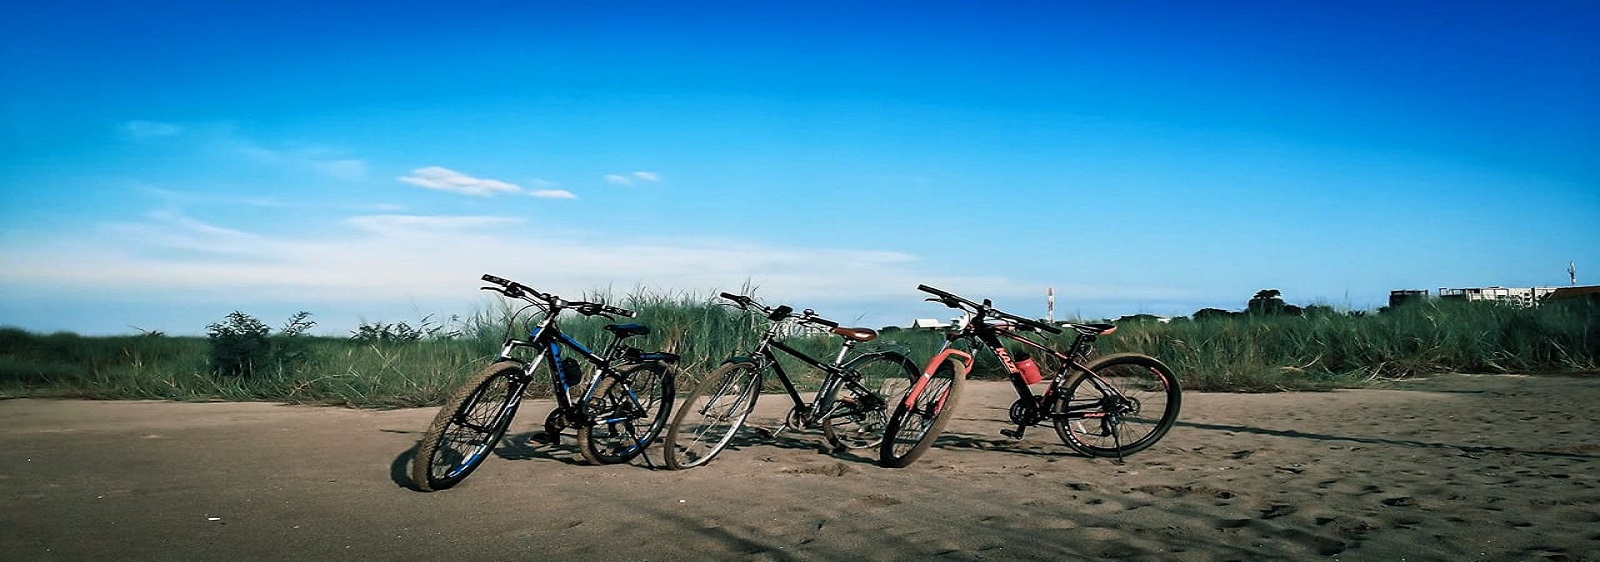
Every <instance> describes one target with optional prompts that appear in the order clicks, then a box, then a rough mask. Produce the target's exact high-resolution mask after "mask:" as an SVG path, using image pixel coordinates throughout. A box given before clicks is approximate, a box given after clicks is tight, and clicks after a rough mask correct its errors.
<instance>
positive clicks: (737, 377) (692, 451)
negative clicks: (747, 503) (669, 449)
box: [673, 367, 761, 466]
mask: <svg viewBox="0 0 1600 562" xmlns="http://www.w3.org/2000/svg"><path fill="white" fill-rule="evenodd" d="M760 392H761V389H760V387H759V385H758V384H757V383H756V377H755V372H754V371H753V370H752V369H751V368H749V367H741V368H738V369H737V370H735V371H733V372H730V373H728V374H727V375H726V376H724V377H721V378H720V380H719V382H718V384H717V385H716V386H715V387H712V388H710V389H708V390H707V391H706V392H704V393H697V396H695V397H694V398H693V401H692V402H691V403H687V404H684V405H683V406H682V407H683V408H684V412H683V414H684V416H685V419H684V420H682V421H684V422H688V421H690V418H693V423H692V424H687V425H682V424H680V426H679V427H676V428H674V430H675V433H676V438H675V440H674V441H675V442H674V443H673V446H674V454H675V456H676V457H680V458H681V459H682V461H683V462H682V463H681V464H682V465H683V466H698V465H701V464H704V463H706V462H709V461H710V460H711V458H712V457H715V456H716V455H717V453H718V452H721V451H722V449H723V447H726V446H727V445H728V443H729V442H730V441H732V440H733V436H734V435H735V434H736V433H738V428H739V426H740V425H742V424H743V423H744V419H745V417H746V416H748V415H749V414H750V410H751V409H752V408H753V406H754V402H755V399H756V397H757V396H758V395H759V394H760ZM685 438H687V439H685Z"/></svg>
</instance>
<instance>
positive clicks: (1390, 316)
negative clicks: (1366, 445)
mask: <svg viewBox="0 0 1600 562" xmlns="http://www.w3.org/2000/svg"><path fill="white" fill-rule="evenodd" d="M1101 347H1102V349H1107V348H1109V349H1111V350H1116V351H1134V352H1140V353H1146V354H1149V355H1153V356H1156V357H1159V358H1161V359H1162V360H1163V361H1165V362H1167V364H1169V365H1171V366H1172V367H1173V368H1174V369H1176V370H1177V371H1178V373H1179V378H1180V379H1181V380H1182V382H1183V383H1184V385H1185V388H1189V389H1196V390H1225V391H1246V392H1259V391H1272V390H1281V389H1308V388H1327V387H1335V386H1352V385H1356V384H1360V383H1362V382H1365V381H1371V380H1377V379H1396V378H1405V377H1413V376H1418V375H1428V374H1435V373H1446V372H1466V373H1580V372H1594V371H1596V370H1600V305H1597V304H1596V303H1595V302H1594V301H1573V302H1560V303H1550V304H1546V305H1544V306H1539V307H1533V308H1517V307H1511V306H1503V305H1495V304H1488V303H1469V302H1461V301H1449V300H1444V301H1441V300H1434V301H1426V302H1419V303H1411V304H1407V305H1405V306H1400V307H1397V308H1394V309H1389V310H1386V311H1385V312H1384V313H1382V314H1365V315H1346V314H1324V315H1317V316H1310V317H1285V316H1240V317H1234V318H1212V319H1205V320H1198V321H1175V322H1171V323H1166V324H1160V323H1153V322H1151V323H1139V324H1135V325H1131V326H1127V327H1125V329H1122V330H1120V331H1118V332H1117V333H1116V334H1115V335H1113V336H1111V337H1109V338H1107V339H1106V340H1104V341H1103V342H1102V346H1101Z"/></svg>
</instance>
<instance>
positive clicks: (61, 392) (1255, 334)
mask: <svg viewBox="0 0 1600 562" xmlns="http://www.w3.org/2000/svg"><path fill="white" fill-rule="evenodd" d="M616 300H619V301H620V304H621V305H622V306H626V307H628V308H632V309H634V310H637V311H639V317H638V319H637V321H638V322H640V323H645V324H648V325H650V326H651V327H652V328H653V333H651V334H650V335H648V336H642V337H639V338H636V339H633V340H630V343H632V344H633V345H635V346H636V347H639V348H642V349H646V350H654V349H663V350H669V351H673V352H675V353H678V354H680V355H682V356H683V358H684V361H683V363H682V367H683V368H684V369H685V370H687V371H689V372H691V373H697V372H704V371H705V370H708V369H710V368H712V367H715V366H716V364H717V363H719V362H720V361H722V360H723V359H724V358H726V357H728V356H729V355H731V354H733V353H735V352H736V351H738V350H747V349H749V347H750V346H751V345H752V343H753V342H754V341H755V339H756V338H757V337H758V336H759V334H760V330H761V329H762V327H763V326H764V325H765V321H764V320H760V319H755V318H752V317H750V316H749V315H746V314H743V313H741V312H739V311H737V310H734V309H730V308H727V307H723V306H717V305H714V304H710V303H708V302H706V301H705V300H704V299H698V298H695V297H692V296H685V295H679V296H671V295H654V294H648V293H637V294H634V295H629V296H626V297H623V298H621V299H616ZM511 313H512V311H511V310H510V309H498V310H487V311H482V312H480V313H478V314H477V315H475V316H473V317H471V318H467V319H464V320H459V321H457V322H456V325H454V326H452V329H451V330H448V331H445V330H434V331H432V332H431V333H430V332H424V331H420V330H412V332H411V333H410V334H409V337H407V338H396V339H377V338H370V337H369V338H364V339H360V340H358V339H354V338H349V339H346V338H328V337H311V336H303V335H282V334H281V333H280V334H273V335H270V336H266V338H267V339H268V340H269V341H270V342H271V343H270V345H272V346H273V349H274V350H275V352H274V354H272V355H267V356H263V357H267V359H264V360H263V359H257V360H255V362H254V363H252V367H253V368H252V369H251V370H250V371H249V372H248V373H246V374H238V375H224V374H218V373H217V372H216V369H215V368H214V366H215V364H216V363H217V361H218V359H217V357H216V354H217V349H216V348H215V346H214V341H215V340H214V338H207V337H171V336H164V335H159V334H151V335H141V336H120V337H83V336H78V335H74V334H68V333H57V334H35V333H29V332H25V331H22V330H18V329H14V328H0V397H20V396H36V397H43V396H57V397H83V398H98V399H162V400H260V401H281V402H293V403H313V404H337V405H347V406H355V407H380V408H381V407H406V406H426V405H433V404H438V403H440V402H442V401H443V400H444V398H445V397H446V396H447V395H448V394H449V393H450V392H451V391H452V390H453V389H454V388H455V387H456V386H457V385H458V384H459V383H460V381H461V380H462V379H463V378H465V377H467V376H468V375H470V374H471V373H472V372H473V371H475V370H477V369H478V368H480V367H481V366H482V365H484V364H485V363H486V362H488V361H490V360H491V359H493V358H494V356H495V355H496V354H497V353H498V352H499V349H500V344H501V342H502V341H503V338H504V337H505V336H506V335H507V331H506V325H507V322H506V318H507V317H508V316H509V315H510V314H511ZM607 322H608V321H606V320H603V319H599V318H585V317H581V316H578V315H575V314H574V315H571V316H565V317H563V318H562V327H563V329H564V330H566V331H567V332H568V333H569V334H572V335H573V336H575V337H576V338H577V339H578V340H579V341H583V342H586V343H590V344H592V347H594V348H595V349H596V350H598V349H599V348H601V347H603V346H604V344H605V343H606V342H607V341H609V334H607V333H606V332H604V331H603V330H602V326H603V325H604V324H606V323H607ZM1119 327H1120V329H1119V330H1118V331H1117V332H1116V333H1115V334H1113V335H1111V336H1108V337H1105V338H1102V339H1101V340H1100V341H1099V342H1098V344H1099V348H1098V351H1099V352H1100V353H1114V352H1122V351H1133V352H1140V353H1146V354H1149V355H1153V356H1155V357H1158V358H1160V359H1162V360H1163V361H1165V362H1166V363H1167V364H1168V365H1170V366H1171V367H1173V368H1174V370H1175V371H1176V372H1177V373H1178V376H1179V379H1180V381H1181V382H1182V384H1183V386H1184V388H1185V389H1187V390H1211V391H1237V392H1270V391H1277V390H1306V389H1327V388H1337V387H1352V386H1362V385H1365V384H1369V383H1370V382H1372V381H1380V380H1391V379H1400V378H1407V377H1415V376H1420V375H1427V374H1431V373H1443V372H1469V373H1590V372H1596V371H1600V305H1597V304H1595V303H1594V302H1592V301H1580V302H1567V303H1555V304H1547V305H1544V306H1540V307H1534V308H1514V307H1507V306H1498V305H1488V304H1481V303H1463V302H1456V301H1430V302H1423V303H1415V304H1410V305H1407V306H1402V307H1399V308H1396V309H1393V310H1386V311H1384V312H1382V313H1367V314H1345V313H1323V314H1316V315H1310V316H1272V315H1255V316H1252V315H1239V316H1234V317H1225V318H1205V319H1200V320H1191V319H1187V318H1182V319H1177V320H1174V321H1171V322H1165V323H1162V322H1153V321H1140V322H1126V323H1122V324H1119ZM517 330H518V331H519V332H518V333H517V334H516V335H518V336H521V335H525V332H522V331H521V330H523V328H522V327H521V326H520V325H519V326H518V327H517ZM941 342H942V337H941V334H940V333H937V332H929V331H916V330H886V331H885V332H884V334H883V335H882V337H880V339H879V340H878V341H877V342H874V343H873V344H870V345H888V346H895V347H898V348H900V349H902V350H904V351H906V352H907V353H908V355H910V356H911V357H912V359H913V360H916V361H921V360H923V359H925V358H926V357H928V356H929V355H931V354H932V353H933V352H934V351H935V350H936V349H937V348H938V346H939V345H940V343H941ZM1055 343H1056V344H1058V345H1059V346H1062V347H1064V346H1065V345H1066V344H1068V343H1070V342H1069V341H1066V340H1061V341H1057V342H1055ZM791 344H794V345H796V346H797V347H800V348H802V349H806V350H808V351H812V352H815V353H816V354H817V355H818V356H819V357H831V356H832V354H833V353H834V350H836V349H837V346H838V344H839V340H838V338H835V337H828V336H822V335H805V336H796V337H795V338H794V339H793V340H791ZM280 352H282V353H280ZM979 357H980V361H979V363H978V365H977V368H976V370H975V371H974V373H973V376H975V377H998V376H1000V373H999V369H998V365H997V363H996V362H995V361H994V359H993V358H992V357H989V356H987V355H985V354H980V355H979ZM540 388H547V386H541V387H540Z"/></svg>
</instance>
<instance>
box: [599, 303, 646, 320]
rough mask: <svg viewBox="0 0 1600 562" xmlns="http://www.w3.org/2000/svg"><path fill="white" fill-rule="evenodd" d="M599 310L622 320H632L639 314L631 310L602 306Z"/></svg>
mask: <svg viewBox="0 0 1600 562" xmlns="http://www.w3.org/2000/svg"><path fill="white" fill-rule="evenodd" d="M600 308H601V310H603V311H605V312H606V313H607V314H615V315H617V316H621V317H624V318H633V317H636V316H638V315H639V313H637V312H634V311H632V310H628V309H626V308H617V307H615V306H602V307H600Z"/></svg>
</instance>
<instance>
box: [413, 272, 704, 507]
mask: <svg viewBox="0 0 1600 562" xmlns="http://www.w3.org/2000/svg"><path fill="white" fill-rule="evenodd" d="M483 280H484V281H486V282H489V283H491V284H493V285H494V286H492V287H483V289H484V290H489V291H495V292H497V293H500V294H501V295H504V296H505V297H506V298H511V299H517V300H521V301H525V302H527V303H528V304H527V305H526V306H523V307H522V308H521V309H519V310H517V311H516V312H514V313H512V314H511V315H510V318H509V320H508V326H507V332H508V333H509V332H510V330H511V329H512V327H514V326H515V325H516V321H517V318H518V317H519V316H521V315H522V314H523V313H524V312H526V311H528V310H530V309H531V310H536V311H537V312H536V313H535V314H540V313H542V314H543V318H541V319H539V320H538V321H537V322H535V323H533V326H532V328H530V330H529V332H528V337H527V339H515V338H511V337H507V338H506V340H505V345H504V346H503V347H502V348H501V350H500V355H499V357H498V358H496V359H495V360H494V361H493V362H491V363H490V364H489V365H488V366H487V367H484V368H483V370H481V371H478V373H477V374H475V375H473V376H472V377H471V378H469V379H467V382H466V383H465V384H463V385H462V386H461V388H460V389H459V390H457V391H456V393H455V395H453V396H451V397H450V400H449V401H447V402H445V404H444V407H443V408H440V409H439V414H438V416H436V417H434V419H433V424H432V425H430V426H428V431H427V433H426V434H425V435H424V436H423V438H422V442H421V443H420V444H419V445H418V448H417V455H416V457H415V458H414V459H413V460H412V463H411V477H412V480H413V482H414V483H415V484H416V486H417V487H418V488H420V489H422V490H424V491H436V490H443V489H446V488H449V487H451V486H455V485H456V484H458V483H460V482H461V480H463V479H465V478H466V477H467V475H469V474H471V473H472V471H473V470H475V469H477V468H478V466H479V465H481V464H482V463H483V461H484V459H485V458H487V457H488V455H489V452H490V451H491V450H493V449H494V447H495V446H496V445H497V444H498V443H499V442H500V439H501V438H502V437H504V435H505V432H506V428H507V427H510V425H511V419H512V418H513V417H515V416H516V413H517V406H518V405H519V404H521V403H522V398H523V395H524V394H523V393H524V391H525V390H527V388H528V386H529V385H530V384H532V383H533V381H534V380H535V379H536V378H539V377H540V376H547V377H548V378H549V380H550V382H551V386H552V387H553V389H554V391H555V392H554V394H555V398H556V408H555V410H553V411H551V412H550V415H549V416H548V417H546V418H545V427H544V430H545V431H544V434H543V435H542V436H540V437H541V439H542V440H543V441H545V442H547V443H550V444H556V443H559V442H560V440H561V436H562V434H563V431H564V430H566V429H569V428H572V429H576V432H577V442H578V450H579V451H580V452H581V453H582V455H583V458H584V459H585V460H587V461H588V462H590V463H592V464H614V463H622V462H627V461H629V460H632V459H633V458H634V457H636V456H638V455H640V454H642V453H644V451H645V449H646V448H647V447H648V446H649V445H650V444H651V443H653V442H654V441H655V440H656V438H657V437H658V436H660V434H661V429H662V427H663V426H664V425H665V424H666V421H667V417H668V416H669V415H670V413H671V410H672V400H673V384H674V382H673V380H674V377H675V369H674V367H673V364H674V363H676V362H677V360H678V356H676V355H674V354H671V353H664V352H644V351H640V350H639V349H636V348H633V347H630V346H628V345H625V344H624V343H623V340H625V339H627V338H630V337H633V336H639V335H645V334H648V333H650V328H649V327H647V326H643V325H640V324H609V325H606V326H605V329H606V331H609V332H611V333H612V335H613V336H614V337H613V339H612V341H611V343H610V345H608V346H607V347H606V348H605V350H604V351H603V352H602V353H599V354H596V353H594V352H592V351H590V350H589V348H587V347H585V346H584V345H583V344H581V343H579V342H578V341H577V340H574V339H573V338H572V337H571V336H568V335H567V334H565V333H563V332H562V331H561V328H560V326H558V325H557V322H556V317H557V316H559V315H560V314H561V312H563V311H566V310H573V311H576V312H577V313H579V314H582V315H585V316H601V317H605V318H615V317H617V316H622V317H629V318H631V317H633V316H635V315H636V314H635V313H634V312H633V311H630V310H626V309H622V308H617V307H613V306H608V305H606V304H603V303H598V302H583V301H569V300H565V299H562V298H561V297H558V296H555V295H552V294H549V293H543V292H540V291H537V290H534V289H533V288H531V287H528V286H527V285H523V284H521V283H517V282H515V281H510V280H507V279H502V278H499V277H495V276H493V275H487V274H486V275H484V276H483ZM519 350H528V351H520V352H519ZM564 350H567V351H571V352H576V354H577V356H578V357H581V358H583V359H584V360H585V361H587V362H588V363H589V364H590V365H592V366H593V367H594V374H593V376H592V377H590V378H588V379H587V381H586V380H585V377H584V373H583V366H582V365H581V364H580V363H579V362H578V360H577V359H576V358H574V357H572V356H570V355H569V356H563V353H564ZM518 355H520V356H528V355H531V357H530V358H527V359H523V358H519V357H517V356H518ZM546 366H548V369H547V371H548V373H547V374H546V373H545V371H542V370H541V368H543V367H546Z"/></svg>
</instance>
